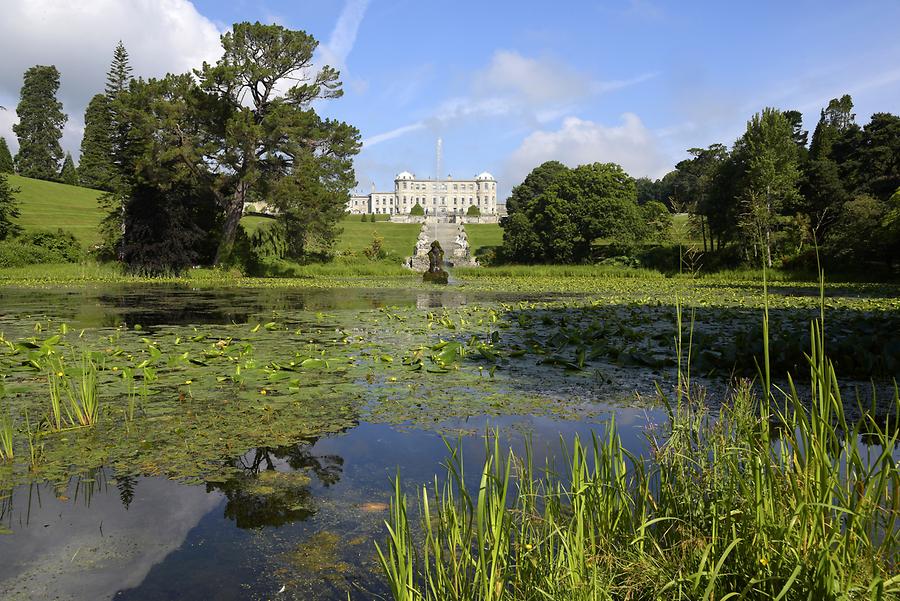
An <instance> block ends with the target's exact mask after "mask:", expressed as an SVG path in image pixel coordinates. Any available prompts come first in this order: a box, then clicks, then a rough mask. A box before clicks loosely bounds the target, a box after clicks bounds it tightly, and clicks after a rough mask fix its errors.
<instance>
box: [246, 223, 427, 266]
mask: <svg viewBox="0 0 900 601" xmlns="http://www.w3.org/2000/svg"><path fill="white" fill-rule="evenodd" d="M271 223H272V220H271V219H269V218H267V217H257V216H255V215H249V216H247V217H244V218H243V219H241V225H243V226H244V229H245V230H246V231H247V233H253V232H255V231H256V230H258V229H260V228H262V227H267V226H268V225H269V224H271ZM340 227H341V229H343V230H344V231H343V232H342V233H341V236H340V238H338V242H337V246H336V249H337V250H338V251H343V250H350V251H353V252H356V253H361V252H362V251H363V249H364V248H366V247H367V246H369V245H371V244H372V238H373V237H374V236H375V233H376V232H377V233H378V235H379V236H381V237H382V238H384V250H385V251H387V252H388V253H394V254H396V255H397V256H399V257H408V256H409V255H410V253H412V251H413V247H415V245H416V236H418V235H419V228H420V227H421V226H420V225H417V224H414V223H389V222H385V221H379V222H376V223H370V222H368V221H366V222H362V221H361V219H360V217H359V216H353V217H347V218H345V219H343V220H342V221H341V223H340Z"/></svg>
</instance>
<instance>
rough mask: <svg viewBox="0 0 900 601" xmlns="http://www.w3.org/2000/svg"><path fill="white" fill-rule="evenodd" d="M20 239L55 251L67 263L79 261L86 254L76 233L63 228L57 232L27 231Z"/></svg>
mask: <svg viewBox="0 0 900 601" xmlns="http://www.w3.org/2000/svg"><path fill="white" fill-rule="evenodd" d="M19 240H20V241H21V242H22V244H30V245H33V246H37V247H39V248H43V249H46V250H49V251H52V252H55V253H57V254H58V255H59V256H60V257H62V259H63V262H65V263H77V262H78V261H80V260H81V259H82V258H83V256H84V252H83V251H82V249H81V244H79V243H78V240H77V239H76V238H75V234H73V233H72V232H68V231H66V230H64V229H62V228H59V229H57V230H56V231H55V232H52V231H48V230H37V231H33V232H27V233H25V234H23V235H22V236H20V237H19Z"/></svg>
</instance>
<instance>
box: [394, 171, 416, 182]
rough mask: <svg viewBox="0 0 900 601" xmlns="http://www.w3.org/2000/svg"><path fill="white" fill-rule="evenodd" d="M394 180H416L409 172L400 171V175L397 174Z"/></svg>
mask: <svg viewBox="0 0 900 601" xmlns="http://www.w3.org/2000/svg"><path fill="white" fill-rule="evenodd" d="M394 179H395V180H398V179H416V176H415V175H413V174H412V173H410V172H409V171H401V172H400V173H398V174H397V177H395V178H394Z"/></svg>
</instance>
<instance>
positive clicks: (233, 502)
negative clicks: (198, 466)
mask: <svg viewBox="0 0 900 601" xmlns="http://www.w3.org/2000/svg"><path fill="white" fill-rule="evenodd" d="M317 440H318V438H311V439H308V440H306V441H304V442H300V443H297V444H294V445H291V446H286V447H277V448H272V447H259V448H257V449H254V450H253V451H251V452H250V453H247V455H243V456H241V457H239V458H237V459H236V460H234V461H233V462H232V465H233V466H234V467H236V468H238V469H239V470H240V471H239V475H238V476H237V477H235V478H232V479H230V480H227V481H225V482H222V483H217V482H210V483H208V484H207V486H206V489H207V490H208V491H214V490H218V491H221V492H222V493H224V494H225V496H226V498H227V499H228V502H227V503H226V505H225V517H226V518H228V519H230V520H233V521H234V522H235V524H236V525H237V527H238V528H262V527H264V526H269V527H278V526H283V525H284V524H288V523H291V522H297V521H302V520H306V519H308V518H309V517H311V516H313V515H315V513H316V507H315V504H314V501H313V494H312V492H311V490H310V484H311V478H310V474H311V475H313V476H315V478H316V479H317V480H318V481H319V483H320V484H322V485H323V486H331V485H333V484H335V483H337V482H338V481H339V480H340V479H341V472H342V470H343V465H344V460H343V459H342V458H341V457H340V455H314V454H313V453H312V447H313V446H314V445H315V443H316V441H317ZM286 468H289V469H286Z"/></svg>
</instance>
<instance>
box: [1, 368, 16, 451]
mask: <svg viewBox="0 0 900 601" xmlns="http://www.w3.org/2000/svg"><path fill="white" fill-rule="evenodd" d="M3 396H4V391H3V388H2V384H0V400H2V399H3ZM13 432H14V426H13V420H12V417H11V416H10V414H9V407H7V406H6V404H5V403H0V461H12V459H13V458H14V457H15V451H14V449H13Z"/></svg>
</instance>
